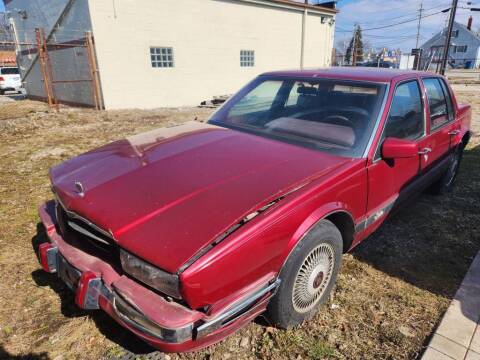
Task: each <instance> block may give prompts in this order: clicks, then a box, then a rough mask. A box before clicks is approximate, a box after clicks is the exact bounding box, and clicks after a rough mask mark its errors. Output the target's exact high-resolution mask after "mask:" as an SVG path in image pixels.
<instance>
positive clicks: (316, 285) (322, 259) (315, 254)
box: [292, 243, 335, 313]
mask: <svg viewBox="0 0 480 360" xmlns="http://www.w3.org/2000/svg"><path fill="white" fill-rule="evenodd" d="M334 265H335V252H334V250H333V247H332V246H331V245H329V244H325V243H324V244H320V245H318V246H317V247H316V248H314V249H313V250H312V251H311V252H310V253H309V254H308V255H307V257H306V258H305V260H304V261H303V263H302V265H301V266H300V269H299V270H298V272H297V276H296V277H295V281H294V284H293V291H292V304H293V308H294V309H295V310H296V311H297V312H299V313H306V312H308V311H310V310H312V309H313V308H314V307H315V305H317V303H318V301H319V300H320V298H321V297H322V295H323V293H324V292H325V289H326V288H327V286H328V284H329V283H330V281H331V279H332V274H333V268H334Z"/></svg>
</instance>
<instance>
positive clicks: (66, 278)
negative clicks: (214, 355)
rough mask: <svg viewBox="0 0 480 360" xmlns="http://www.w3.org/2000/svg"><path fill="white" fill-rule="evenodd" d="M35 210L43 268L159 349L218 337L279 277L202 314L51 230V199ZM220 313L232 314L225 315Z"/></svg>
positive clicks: (258, 306) (80, 299)
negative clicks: (43, 236)
mask: <svg viewBox="0 0 480 360" xmlns="http://www.w3.org/2000/svg"><path fill="white" fill-rule="evenodd" d="M39 214H40V218H41V221H42V223H43V225H44V226H45V229H46V231H47V235H48V238H49V243H47V244H46V245H42V247H43V250H42V251H41V252H40V254H39V255H40V262H41V263H42V267H43V268H44V270H45V271H47V272H50V273H57V274H58V276H59V277H60V278H61V280H62V281H63V282H64V283H66V285H67V286H68V287H69V288H70V289H72V290H73V291H74V292H75V293H76V296H75V302H76V303H77V305H79V306H80V307H83V308H86V309H98V308H99V309H102V310H104V311H105V312H107V313H108V314H109V315H110V316H111V317H112V318H114V319H115V320H116V321H117V322H118V323H119V324H120V325H122V326H123V327H125V328H127V329H128V330H130V331H131V332H133V333H134V334H136V335H137V336H138V337H140V338H142V339H143V340H144V341H146V342H148V343H149V344H151V345H152V346H154V347H156V348H158V349H160V350H162V351H164V352H185V351H193V350H197V349H201V348H204V347H206V346H208V345H211V344H214V343H216V342H218V341H220V340H222V339H223V338H225V337H226V336H227V335H229V334H231V333H232V332H234V331H235V330H237V329H238V328H240V327H241V326H243V325H245V324H246V323H248V322H250V321H251V320H252V319H254V318H255V317H256V316H258V315H259V314H260V313H262V312H263V311H265V309H266V306H267V304H268V300H269V298H270V296H271V295H272V294H273V293H274V291H275V289H276V287H277V286H278V284H279V280H277V281H275V282H271V283H269V284H268V286H262V288H261V289H258V290H257V291H256V292H255V294H253V295H251V296H249V297H248V299H247V300H250V301H241V302H236V305H235V306H234V307H233V308H237V310H238V311H237V313H236V314H232V313H231V312H230V311H224V312H222V311H221V312H220V313H216V314H210V315H207V314H205V313H203V312H199V311H195V310H191V309H189V308H187V307H185V306H183V305H181V304H178V303H176V302H171V301H167V300H166V299H165V298H163V297H162V296H160V295H158V294H156V293H154V292H153V291H151V290H149V289H147V288H146V287H145V286H143V285H141V284H140V283H138V282H136V281H134V280H132V279H130V278H129V277H126V276H124V275H122V274H120V273H118V272H117V270H116V269H115V268H114V266H112V265H111V264H109V263H107V262H106V261H104V260H102V259H100V258H98V257H95V256H92V255H90V254H88V253H86V252H84V251H82V250H81V249H79V248H77V247H75V246H72V245H71V244H69V243H68V242H67V241H65V239H64V238H63V237H62V236H60V234H59V233H58V232H57V227H56V224H57V221H56V215H55V202H54V201H51V202H48V203H46V204H44V205H42V206H40V208H39ZM42 254H43V255H42ZM47 254H48V257H47V256H46V255H47ZM240 305H241V306H240ZM231 309H232V308H229V309H228V310H231ZM225 314H228V315H230V314H231V315H233V316H232V317H231V318H227V317H225Z"/></svg>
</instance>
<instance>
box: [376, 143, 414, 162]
mask: <svg viewBox="0 0 480 360" xmlns="http://www.w3.org/2000/svg"><path fill="white" fill-rule="evenodd" d="M415 156H418V144H417V143H416V142H415V141H411V140H404V139H397V138H386V139H385V141H384V142H383V145H382V157H383V158H384V159H400V158H412V157H415Z"/></svg>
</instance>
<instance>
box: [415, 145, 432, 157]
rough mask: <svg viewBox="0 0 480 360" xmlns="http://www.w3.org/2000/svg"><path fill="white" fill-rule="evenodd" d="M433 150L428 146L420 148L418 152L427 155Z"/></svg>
mask: <svg viewBox="0 0 480 360" xmlns="http://www.w3.org/2000/svg"><path fill="white" fill-rule="evenodd" d="M431 152H432V149H430V148H428V147H426V148H423V149H422V150H420V151H419V152H418V154H419V155H427V154H428V153H431Z"/></svg>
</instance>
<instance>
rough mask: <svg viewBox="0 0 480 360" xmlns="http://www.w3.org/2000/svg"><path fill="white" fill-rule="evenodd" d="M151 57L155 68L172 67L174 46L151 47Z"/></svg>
mask: <svg viewBox="0 0 480 360" xmlns="http://www.w3.org/2000/svg"><path fill="white" fill-rule="evenodd" d="M150 59H151V60H152V67H154V68H171V67H173V48H171V47H151V48H150Z"/></svg>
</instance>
